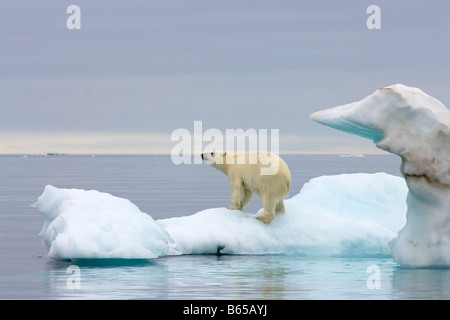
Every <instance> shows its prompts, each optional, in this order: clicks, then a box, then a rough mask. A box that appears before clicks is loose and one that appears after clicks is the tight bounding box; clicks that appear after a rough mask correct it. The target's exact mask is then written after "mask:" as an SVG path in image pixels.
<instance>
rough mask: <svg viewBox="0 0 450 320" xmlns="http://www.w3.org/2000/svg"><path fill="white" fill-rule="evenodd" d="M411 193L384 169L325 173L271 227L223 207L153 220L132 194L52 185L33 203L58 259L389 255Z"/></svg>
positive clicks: (46, 240) (44, 235)
mask: <svg viewBox="0 0 450 320" xmlns="http://www.w3.org/2000/svg"><path fill="white" fill-rule="evenodd" d="M406 194H407V187H406V184H405V182H404V180H403V179H402V178H401V177H396V176H392V175H388V174H385V173H377V174H364V173H361V174H345V175H336V176H322V177H318V178H314V179H312V180H310V181H309V182H308V183H306V184H305V185H304V186H303V188H302V189H301V191H300V192H299V193H298V194H297V195H294V196H293V197H292V198H290V199H286V201H285V206H286V213H284V214H283V213H279V214H277V217H276V219H275V220H274V221H273V222H272V223H271V224H270V225H265V224H263V223H261V222H260V221H258V220H256V219H255V214H251V213H247V212H242V211H238V210H229V209H226V208H210V209H206V210H203V211H200V212H197V213H195V214H193V215H189V216H182V217H176V218H167V219H159V220H156V221H155V220H153V219H152V218H151V217H150V215H148V214H146V213H143V212H141V211H140V210H139V209H138V208H137V207H136V206H135V205H134V204H132V203H131V202H130V201H129V200H126V199H121V198H117V197H114V196H112V195H110V194H107V193H101V192H98V191H95V190H91V191H85V190H78V189H58V188H55V187H52V186H47V187H46V188H45V190H44V193H43V194H42V195H41V196H40V197H39V198H38V201H37V203H36V204H35V206H36V207H37V208H38V209H39V211H40V212H41V213H42V214H43V215H44V218H45V220H44V224H43V227H42V231H41V236H42V238H43V240H44V243H45V244H46V245H47V247H48V255H49V256H50V257H53V258H56V259H77V258H116V259H117V258H127V259H149V258H150V259H151V258H157V257H161V256H165V255H181V254H218V253H220V254H300V255H307V256H352V257H367V256H371V257H373V256H383V257H387V256H390V252H389V241H390V240H391V239H392V238H394V237H395V236H396V234H397V233H398V231H399V230H400V229H401V228H402V227H403V225H404V224H405V212H406V201H405V199H406ZM262 210H263V209H261V210H259V212H258V213H256V215H258V214H262Z"/></svg>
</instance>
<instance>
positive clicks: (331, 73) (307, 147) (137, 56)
mask: <svg viewBox="0 0 450 320" xmlns="http://www.w3.org/2000/svg"><path fill="white" fill-rule="evenodd" d="M71 4H76V5H78V6H79V7H80V9H81V29H80V30H69V29H68V28H67V26H66V20H67V18H69V16H70V14H67V13H66V9H67V7H68V6H69V5H71ZM371 4H376V5H378V6H379V7H380V9H381V29H380V30H369V29H368V28H367V27H366V20H367V18H368V17H369V16H370V14H368V13H366V10H367V7H368V6H369V5H371ZM449 14H450V2H449V1H448V0H442V1H439V0H436V1H433V0H431V1H414V0H409V1H392V0H390V1H379V0H375V1H361V0H354V1H336V0H307V1H302V0H220V1H218V0H142V1H135V0H130V1H111V0H108V1H103V0H96V1H92V0H90V1H88V0H73V1H72V0H71V1H61V0H40V1H31V0H29V1H2V2H1V5H0V108H1V117H0V153H43V152H68V153H77V152H81V153H111V152H112V153H116V152H117V153H154V152H170V150H171V148H172V147H173V146H174V144H175V143H174V142H172V141H170V135H171V133H172V132H173V131H174V130H176V129H179V128H185V129H187V130H189V131H192V132H193V128H194V121H196V120H199V121H202V124H203V129H204V130H206V129H208V128H217V129H219V130H222V131H223V132H225V130H226V129H237V128H242V129H244V130H247V129H249V128H253V129H256V130H257V129H268V130H270V129H279V133H280V151H290V152H313V153H316V152H321V153H323V152H333V153H335V152H338V153H347V152H352V153H364V152H377V151H378V150H377V149H376V148H375V147H374V146H373V145H372V142H370V141H366V140H364V139H362V138H359V137H353V136H350V135H348V134H345V133H340V132H337V131H335V130H333V129H330V128H327V127H324V126H321V125H319V124H316V123H314V122H312V121H311V120H309V118H308V117H309V115H310V114H311V113H312V112H314V111H318V110H322V109H326V108H330V107H334V106H337V105H340V104H345V103H349V102H353V101H356V100H360V99H362V98H363V97H365V96H367V95H369V94H371V93H373V92H374V91H375V90H376V89H377V88H379V87H383V86H388V85H391V84H394V83H403V84H405V85H409V86H415V87H419V88H421V89H422V90H424V91H425V92H427V93H428V94H430V95H432V96H434V97H435V98H437V99H439V100H440V101H442V102H443V103H444V104H445V105H447V106H449V105H450V59H449V57H450V19H449Z"/></svg>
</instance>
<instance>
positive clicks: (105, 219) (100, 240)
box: [33, 185, 171, 259]
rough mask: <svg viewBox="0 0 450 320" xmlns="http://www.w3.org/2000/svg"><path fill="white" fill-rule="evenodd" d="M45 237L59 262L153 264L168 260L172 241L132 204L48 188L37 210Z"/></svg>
mask: <svg viewBox="0 0 450 320" xmlns="http://www.w3.org/2000/svg"><path fill="white" fill-rule="evenodd" d="M33 206H35V207H37V208H38V210H39V211H40V212H41V213H42V214H43V215H44V218H45V219H44V224H43V226H42V231H41V233H40V235H41V237H42V239H43V242H44V243H45V244H46V245H47V248H48V256H49V257H52V258H57V259H92V258H97V259H108V258H123V259H149V258H156V257H160V256H162V255H165V254H167V252H168V251H169V243H170V241H171V239H170V236H169V235H168V234H167V232H165V231H164V230H163V229H162V228H161V227H160V226H159V225H158V224H157V223H156V222H155V221H154V220H153V218H152V217H150V216H149V215H147V214H145V213H143V212H141V211H140V210H139V209H138V207H137V206H135V205H134V204H133V203H131V202H130V201H129V200H127V199H122V198H118V197H114V196H112V195H110V194H107V193H101V192H98V191H96V190H90V191H85V190H79V189H58V188H55V187H53V186H50V185H48V186H46V187H45V189H44V192H43V193H42V195H41V196H40V197H39V198H38V200H37V202H36V203H35V204H34V205H33Z"/></svg>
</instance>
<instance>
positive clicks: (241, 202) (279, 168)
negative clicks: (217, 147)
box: [201, 151, 291, 224]
mask: <svg viewBox="0 0 450 320" xmlns="http://www.w3.org/2000/svg"><path fill="white" fill-rule="evenodd" d="M201 157H202V159H203V160H204V161H205V163H207V164H209V165H211V166H212V167H214V168H216V169H219V170H220V171H222V172H223V173H225V174H226V175H227V176H228V180H229V183H230V188H231V205H230V206H229V207H228V209H231V210H242V208H243V207H244V206H245V205H247V204H248V203H249V202H250V200H251V198H252V196H253V193H254V192H256V194H258V195H259V196H260V197H261V199H262V202H263V205H264V212H263V214H262V215H260V216H258V217H256V219H258V220H260V221H262V222H264V223H266V224H270V222H272V220H273V219H274V218H275V212H283V213H284V212H285V208H284V202H283V199H284V198H286V197H287V195H288V193H289V189H290V186H291V173H290V171H289V168H288V166H287V164H286V163H285V162H284V161H283V159H281V158H280V157H278V156H277V155H275V154H273V153H270V152H255V153H229V152H224V151H212V152H207V153H202V155H201Z"/></svg>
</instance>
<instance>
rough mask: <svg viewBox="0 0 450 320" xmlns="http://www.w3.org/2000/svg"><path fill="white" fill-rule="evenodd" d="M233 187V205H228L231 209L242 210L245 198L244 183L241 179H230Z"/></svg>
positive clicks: (231, 187)
mask: <svg viewBox="0 0 450 320" xmlns="http://www.w3.org/2000/svg"><path fill="white" fill-rule="evenodd" d="M230 189H231V205H230V206H228V209H230V210H242V208H243V206H244V205H243V200H244V195H245V189H244V184H243V183H242V181H240V179H230Z"/></svg>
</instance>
